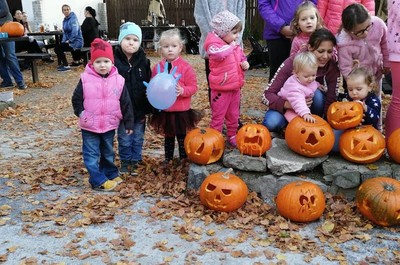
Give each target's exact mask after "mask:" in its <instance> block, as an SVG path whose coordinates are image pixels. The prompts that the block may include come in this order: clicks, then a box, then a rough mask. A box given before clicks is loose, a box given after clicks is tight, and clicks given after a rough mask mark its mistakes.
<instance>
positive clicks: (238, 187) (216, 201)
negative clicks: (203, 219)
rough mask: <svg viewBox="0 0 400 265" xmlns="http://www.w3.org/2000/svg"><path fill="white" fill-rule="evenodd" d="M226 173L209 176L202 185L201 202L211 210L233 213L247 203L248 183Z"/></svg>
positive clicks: (230, 170)
mask: <svg viewBox="0 0 400 265" xmlns="http://www.w3.org/2000/svg"><path fill="white" fill-rule="evenodd" d="M231 172H232V169H231V168H230V169H228V170H227V171H226V172H218V173H214V174H211V175H209V176H208V177H207V178H206V179H205V180H204V181H203V183H202V184H201V187H200V201H201V203H202V204H203V205H204V206H206V207H207V208H209V209H212V210H215V211H222V212H232V211H235V210H237V209H239V208H240V207H242V205H243V204H244V203H245V201H246V199H247V195H248V193H249V191H248V189H247V185H246V183H245V182H244V181H243V180H242V179H240V178H239V177H237V176H235V175H233V174H230V173H231Z"/></svg>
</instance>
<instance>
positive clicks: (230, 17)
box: [210, 10, 240, 38]
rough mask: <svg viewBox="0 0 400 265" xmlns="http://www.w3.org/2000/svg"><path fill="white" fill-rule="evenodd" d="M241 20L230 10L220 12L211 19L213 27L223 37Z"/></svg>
mask: <svg viewBox="0 0 400 265" xmlns="http://www.w3.org/2000/svg"><path fill="white" fill-rule="evenodd" d="M239 22H240V19H239V18H238V17H237V16H235V15H234V14H232V13H231V12H229V11H228V10H225V11H222V12H219V13H218V14H216V15H215V16H214V17H213V18H212V20H211V23H210V25H211V27H212V28H213V30H214V32H215V33H216V34H217V35H218V36H219V37H221V38H223V37H225V36H226V35H227V34H228V33H229V32H230V31H231V30H232V29H233V28H234V27H235V26H236V24H237V23H239Z"/></svg>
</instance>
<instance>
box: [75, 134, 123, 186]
mask: <svg viewBox="0 0 400 265" xmlns="http://www.w3.org/2000/svg"><path fill="white" fill-rule="evenodd" d="M114 135H115V130H111V131H108V132H105V133H94V132H89V131H86V130H82V153H83V162H84V163H85V166H86V168H87V170H88V172H89V183H90V184H91V185H92V187H93V188H97V187H99V186H100V185H102V184H103V183H104V182H106V181H107V180H109V179H114V178H116V177H118V175H119V171H118V168H117V166H116V165H115V164H114V149H113V143H114Z"/></svg>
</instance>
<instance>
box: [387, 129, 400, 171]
mask: <svg viewBox="0 0 400 265" xmlns="http://www.w3.org/2000/svg"><path fill="white" fill-rule="evenodd" d="M386 148H387V151H388V154H389V156H390V158H391V159H392V160H393V161H395V162H396V163H398V164H400V128H399V129H397V130H395V131H394V132H392V134H391V135H390V136H389V138H388V140H387V146H386Z"/></svg>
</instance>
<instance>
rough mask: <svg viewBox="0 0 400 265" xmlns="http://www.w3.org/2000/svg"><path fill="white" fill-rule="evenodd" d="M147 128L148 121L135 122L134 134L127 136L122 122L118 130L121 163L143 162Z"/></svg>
mask: <svg viewBox="0 0 400 265" xmlns="http://www.w3.org/2000/svg"><path fill="white" fill-rule="evenodd" d="M145 128H146V119H144V118H143V119H142V120H139V121H138V122H136V121H135V123H134V125H133V133H132V134H131V135H127V134H126V132H125V130H126V129H125V126H124V124H123V123H122V122H121V123H120V125H119V128H118V152H119V158H120V159H121V161H132V162H139V161H142V149H143V142H144V130H145Z"/></svg>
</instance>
